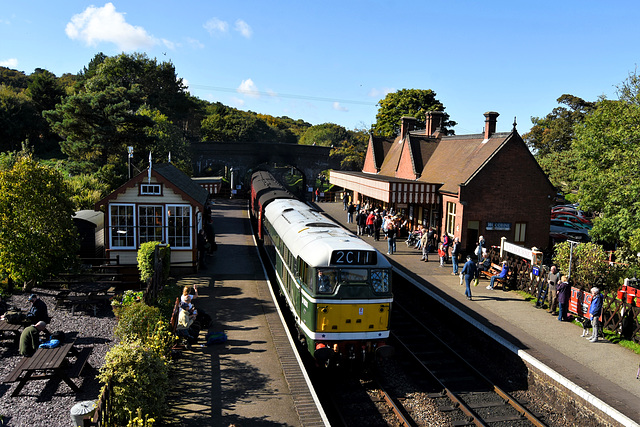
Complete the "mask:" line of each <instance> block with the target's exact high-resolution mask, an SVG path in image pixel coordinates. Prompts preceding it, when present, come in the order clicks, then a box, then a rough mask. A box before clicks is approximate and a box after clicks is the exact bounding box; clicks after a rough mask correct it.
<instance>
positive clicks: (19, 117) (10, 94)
mask: <svg viewBox="0 0 640 427" xmlns="http://www.w3.org/2000/svg"><path fill="white" fill-rule="evenodd" d="M38 121H39V116H38V112H37V111H36V109H35V108H33V105H32V104H31V100H30V99H29V97H28V96H27V94H26V93H25V92H24V91H20V92H18V91H16V90H15V89H13V88H11V87H8V86H5V85H0V151H17V150H20V149H21V147H22V143H23V142H24V141H26V140H27V139H30V140H36V139H37V138H38V132H37V129H36V128H35V127H34V126H33V123H38Z"/></svg>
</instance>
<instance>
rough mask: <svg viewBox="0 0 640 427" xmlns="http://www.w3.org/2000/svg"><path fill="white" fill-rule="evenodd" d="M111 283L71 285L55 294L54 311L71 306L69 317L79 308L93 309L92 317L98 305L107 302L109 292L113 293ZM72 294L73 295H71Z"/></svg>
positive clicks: (113, 289)
mask: <svg viewBox="0 0 640 427" xmlns="http://www.w3.org/2000/svg"><path fill="white" fill-rule="evenodd" d="M112 283H113V282H112V281H106V282H84V283H73V284H71V285H69V289H62V290H60V291H59V292H58V293H57V294H56V297H55V298H56V309H57V308H59V307H60V306H62V305H69V306H71V315H73V314H74V313H75V310H76V309H77V308H78V307H81V306H89V307H91V308H93V315H94V316H95V315H96V314H97V311H98V305H99V304H102V303H104V302H108V301H109V298H110V295H109V292H114V291H115V288H113V287H112V286H111V285H112ZM72 294H73V295H72Z"/></svg>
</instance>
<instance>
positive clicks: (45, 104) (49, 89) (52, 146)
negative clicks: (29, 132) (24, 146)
mask: <svg viewBox="0 0 640 427" xmlns="http://www.w3.org/2000/svg"><path fill="white" fill-rule="evenodd" d="M29 77H30V79H31V82H30V83H29V87H28V88H27V91H26V93H27V95H28V96H29V97H30V98H31V103H32V104H33V107H34V108H35V110H36V113H37V119H36V120H34V122H33V123H31V127H32V128H33V129H34V130H37V132H38V139H37V140H35V139H33V138H32V139H30V142H31V143H32V144H33V146H34V151H35V153H36V154H40V155H42V154H45V153H54V154H55V153H59V152H60V145H59V144H60V138H59V137H58V136H57V135H55V134H54V133H53V132H52V131H51V129H50V128H49V125H48V123H47V121H46V120H45V119H44V117H43V116H42V112H43V111H46V110H51V109H53V108H55V106H56V104H58V103H60V102H61V100H62V97H63V96H64V95H65V91H64V89H63V88H62V86H61V85H60V83H59V81H58V79H57V78H56V76H55V75H54V74H53V73H51V72H49V71H47V70H43V69H41V68H36V70H35V72H34V73H33V74H31V76H29Z"/></svg>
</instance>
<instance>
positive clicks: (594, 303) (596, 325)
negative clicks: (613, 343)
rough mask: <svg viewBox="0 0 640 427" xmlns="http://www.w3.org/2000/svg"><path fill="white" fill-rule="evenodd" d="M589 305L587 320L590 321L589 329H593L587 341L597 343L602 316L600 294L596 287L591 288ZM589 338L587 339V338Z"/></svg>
mask: <svg viewBox="0 0 640 427" xmlns="http://www.w3.org/2000/svg"><path fill="white" fill-rule="evenodd" d="M591 294H592V295H593V297H592V298H591V305H590V306H589V318H590V319H591V327H593V331H592V335H591V338H590V339H589V341H591V342H597V341H598V334H599V333H600V330H601V329H602V323H601V322H600V316H601V315H602V294H601V293H600V289H598V288H597V287H595V286H594V287H593V288H591ZM587 338H589V337H587Z"/></svg>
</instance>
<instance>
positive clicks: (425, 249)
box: [420, 227, 431, 262]
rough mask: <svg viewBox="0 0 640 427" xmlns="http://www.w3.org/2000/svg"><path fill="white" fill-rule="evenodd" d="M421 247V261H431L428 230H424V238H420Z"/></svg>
mask: <svg viewBox="0 0 640 427" xmlns="http://www.w3.org/2000/svg"><path fill="white" fill-rule="evenodd" d="M420 247H421V248H422V259H421V260H420V261H424V262H427V261H429V251H430V250H431V245H430V243H429V233H428V232H427V229H426V228H424V227H423V228H422V237H421V238H420Z"/></svg>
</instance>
